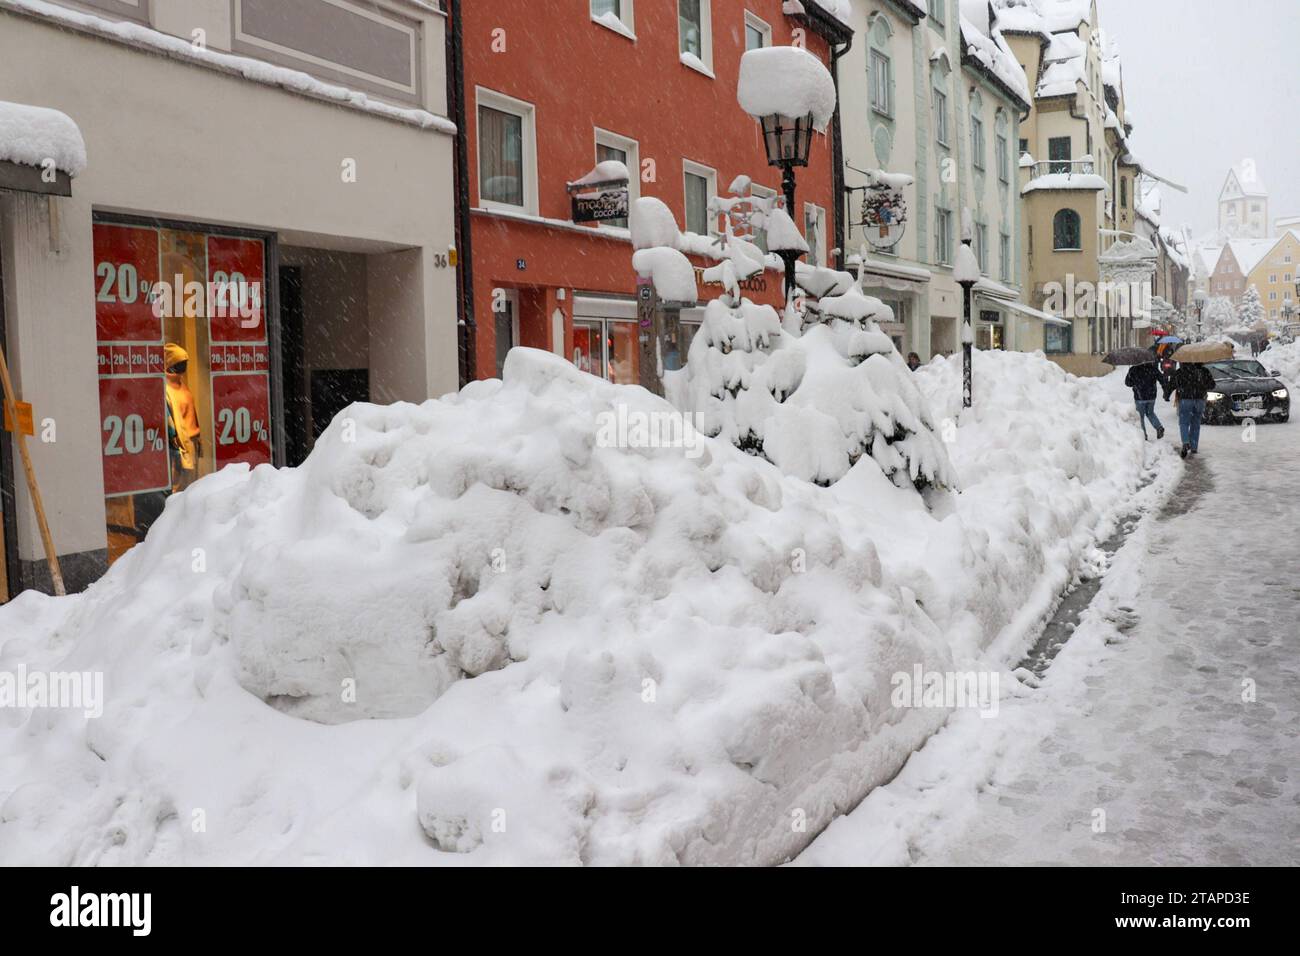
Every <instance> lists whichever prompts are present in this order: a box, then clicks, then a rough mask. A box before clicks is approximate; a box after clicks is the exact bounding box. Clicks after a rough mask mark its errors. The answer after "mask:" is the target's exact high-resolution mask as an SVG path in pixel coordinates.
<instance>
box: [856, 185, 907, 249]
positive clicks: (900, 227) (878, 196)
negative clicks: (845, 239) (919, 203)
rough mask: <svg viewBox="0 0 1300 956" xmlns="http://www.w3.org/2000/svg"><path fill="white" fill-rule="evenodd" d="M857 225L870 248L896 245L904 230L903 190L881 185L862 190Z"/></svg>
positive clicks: (905, 229)
mask: <svg viewBox="0 0 1300 956" xmlns="http://www.w3.org/2000/svg"><path fill="white" fill-rule="evenodd" d="M858 225H860V226H861V227H862V230H863V232H865V233H866V237H867V242H869V243H871V245H872V247H873V248H875V249H877V250H879V249H892V248H893V247H894V246H896V245H898V243H899V241H900V240H901V239H902V238H903V233H904V232H906V231H907V200H906V199H905V198H904V197H903V191H902V190H901V189H894V188H891V187H889V186H885V185H875V186H868V187H866V188H865V189H863V192H862V220H861V221H860V222H859V223H858Z"/></svg>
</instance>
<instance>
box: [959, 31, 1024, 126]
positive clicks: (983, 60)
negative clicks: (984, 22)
mask: <svg viewBox="0 0 1300 956" xmlns="http://www.w3.org/2000/svg"><path fill="white" fill-rule="evenodd" d="M961 39H962V47H963V49H964V51H965V56H964V57H963V59H964V60H965V61H966V62H968V63H970V62H974V63H976V64H978V65H979V66H981V67H983V68H984V69H985V70H986V71H988V73H989V74H990V75H991V76H992V77H993V78H994V79H996V80H998V81H1000V82H1001V84H1002V85H1003V86H1005V87H1006V88H1007V89H1009V90H1010V91H1011V92H1012V93H1014V94H1015V95H1016V96H1017V97H1019V98H1020V102H1021V104H1022V105H1023V106H1024V107H1025V108H1026V109H1027V108H1028V107H1030V106H1032V105H1033V98H1032V97H1031V96H1030V94H1029V80H1028V79H1027V78H1026V77H1025V71H1024V69H1023V68H1022V67H1021V66H1020V62H1019V61H1018V60H1017V59H1016V56H1015V54H1014V53H1012V52H1011V48H1010V47H1009V46H1007V41H1006V40H1005V39H1004V38H1003V36H1002V33H1001V31H999V30H998V29H997V27H992V28H991V29H990V30H989V32H988V34H987V35H986V34H985V33H984V32H983V31H982V30H980V28H979V26H978V25H977V24H975V23H972V22H971V21H970V20H968V19H967V18H966V17H964V16H963V17H962V18H961Z"/></svg>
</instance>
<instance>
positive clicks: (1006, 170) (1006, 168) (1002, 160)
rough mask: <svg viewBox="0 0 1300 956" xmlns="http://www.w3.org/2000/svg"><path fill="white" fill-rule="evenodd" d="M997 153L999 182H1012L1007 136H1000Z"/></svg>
mask: <svg viewBox="0 0 1300 956" xmlns="http://www.w3.org/2000/svg"><path fill="white" fill-rule="evenodd" d="M997 153H998V155H997V161H998V181H999V182H1004V183H1009V182H1011V153H1010V150H1009V149H1008V144H1007V138H1006V137H1005V136H1001V135H1000V136H998V145H997Z"/></svg>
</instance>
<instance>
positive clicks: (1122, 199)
mask: <svg viewBox="0 0 1300 956" xmlns="http://www.w3.org/2000/svg"><path fill="white" fill-rule="evenodd" d="M1119 207H1120V208H1121V209H1127V208H1128V180H1127V179H1125V178H1124V177H1123V176H1121V177H1120V178H1119Z"/></svg>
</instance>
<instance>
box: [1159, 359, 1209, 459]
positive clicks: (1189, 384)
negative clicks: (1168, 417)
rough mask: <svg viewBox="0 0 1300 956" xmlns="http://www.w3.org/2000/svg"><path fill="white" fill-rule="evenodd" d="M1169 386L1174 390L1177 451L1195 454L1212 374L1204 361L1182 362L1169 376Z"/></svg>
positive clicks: (1199, 441)
mask: <svg viewBox="0 0 1300 956" xmlns="http://www.w3.org/2000/svg"><path fill="white" fill-rule="evenodd" d="M1169 387H1170V388H1172V389H1173V390H1174V391H1175V392H1177V396H1176V397H1175V398H1174V401H1175V402H1176V403H1177V405H1178V430H1179V432H1180V433H1181V435H1182V439H1183V447H1182V451H1181V452H1180V454H1181V455H1182V456H1183V457H1184V458H1186V457H1187V456H1188V455H1189V454H1192V455H1195V454H1198V451H1197V449H1198V447H1199V446H1200V444H1201V419H1202V418H1204V417H1205V395H1206V393H1207V392H1209V391H1210V390H1211V389H1213V388H1214V376H1213V375H1211V374H1210V370H1209V369H1208V368H1206V367H1205V366H1204V365H1201V364H1199V363H1193V362H1184V363H1182V364H1181V365H1179V366H1178V368H1176V369H1175V370H1174V374H1173V375H1171V376H1169Z"/></svg>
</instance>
